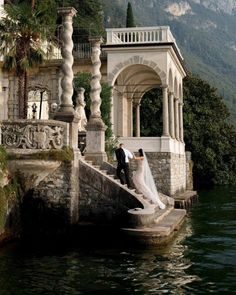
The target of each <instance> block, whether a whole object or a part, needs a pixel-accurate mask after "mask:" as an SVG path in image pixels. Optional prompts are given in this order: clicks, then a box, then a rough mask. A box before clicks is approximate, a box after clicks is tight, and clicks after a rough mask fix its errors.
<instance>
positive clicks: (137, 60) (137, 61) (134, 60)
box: [108, 55, 166, 86]
mask: <svg viewBox="0 0 236 295" xmlns="http://www.w3.org/2000/svg"><path fill="white" fill-rule="evenodd" d="M132 65H144V66H147V67H149V68H151V69H152V70H154V72H155V73H156V74H157V75H158V76H159V77H160V80H161V83H162V84H163V85H164V84H166V73H165V72H164V71H162V70H161V69H160V68H159V67H158V65H157V63H155V62H153V61H149V60H146V59H143V57H141V56H138V55H136V56H133V57H131V58H129V59H128V60H125V61H123V62H120V63H119V64H117V65H115V66H114V69H113V71H112V72H111V73H109V75H108V82H109V83H110V85H111V86H114V84H115V81H116V79H117V77H118V76H119V74H120V73H121V72H122V71H123V70H125V69H126V68H127V67H129V66H132Z"/></svg>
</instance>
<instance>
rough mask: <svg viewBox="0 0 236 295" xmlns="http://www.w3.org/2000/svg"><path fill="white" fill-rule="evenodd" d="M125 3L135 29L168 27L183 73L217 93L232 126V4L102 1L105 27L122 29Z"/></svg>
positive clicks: (235, 102)
mask: <svg viewBox="0 0 236 295" xmlns="http://www.w3.org/2000/svg"><path fill="white" fill-rule="evenodd" d="M128 2H130V3H131V5H132V9H133V14H134V17H135V21H136V25H137V26H159V25H162V26H165V25H168V26H170V28H171V31H172V33H173V35H174V36H175V38H176V41H177V44H178V46H179V47H180V49H181V52H182V55H183V56H184V58H185V63H186V67H187V69H188V70H189V71H191V72H192V73H195V74H198V75H199V77H200V78H202V79H204V80H206V81H209V82H210V84H211V85H213V86H214V87H216V88H217V89H218V92H219V94H220V95H221V96H222V97H223V98H224V100H225V102H226V104H227V106H228V107H229V109H230V111H231V115H232V116H231V117H232V120H233V122H234V123H235V124H236V0H176V1H173V0H129V1H128V0H113V1H110V0H102V3H103V5H104V15H105V21H106V27H124V26H125V18H126V8H127V3H128Z"/></svg>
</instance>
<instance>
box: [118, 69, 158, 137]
mask: <svg viewBox="0 0 236 295" xmlns="http://www.w3.org/2000/svg"><path fill="white" fill-rule="evenodd" d="M161 85H162V81H161V78H160V77H159V75H158V74H157V73H156V72H155V71H154V70H153V69H152V68H151V67H149V66H147V65H143V64H134V65H131V66H128V67H126V68H125V69H124V70H123V71H121V72H120V74H119V75H118V77H117V78H116V81H115V84H114V87H113V112H112V120H113V127H114V128H113V131H114V134H115V135H116V136H122V137H133V136H136V137H139V136H141V133H140V127H141V126H142V125H141V120H142V118H141V117H140V114H141V113H140V111H141V108H142V109H143V108H144V107H143V101H144V103H145V104H146V101H147V100H148V99H147V95H146V94H145V93H148V92H149V91H151V89H154V88H155V89H158V93H160V92H161V93H162V91H161V89H160V86H161ZM153 91H154V90H153ZM155 95H156V94H153V97H152V98H151V100H152V103H153V104H155V102H156V103H158V106H155V109H156V110H157V109H158V113H159V112H161V109H162V107H160V105H161V104H162V103H161V99H160V97H161V96H160V95H159V94H158V95H157V98H155V99H154V96H155ZM158 98H159V99H158ZM140 103H141V104H140ZM143 112H144V113H145V108H144V111H143ZM149 122H150V124H152V123H151V121H150V118H149ZM160 125H161V124H160ZM145 129H147V128H146V126H144V127H143V129H142V130H143V131H142V135H143V134H146V133H147V135H146V136H151V135H149V134H150V132H146V131H145ZM150 129H152V128H150ZM151 133H154V130H152V131H151ZM158 134H159V132H158ZM158 134H155V135H154V136H158Z"/></svg>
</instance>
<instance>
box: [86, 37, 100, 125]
mask: <svg viewBox="0 0 236 295" xmlns="http://www.w3.org/2000/svg"><path fill="white" fill-rule="evenodd" d="M89 41H90V42H91V43H92V55H91V61H92V79H91V81H90V86H91V92H90V98H91V106H90V110H91V119H92V118H101V111H100V106H101V97H100V93H101V89H102V87H101V84H100V81H101V76H102V75H101V72H100V67H101V61H100V54H101V43H102V38H91V39H90V40H89Z"/></svg>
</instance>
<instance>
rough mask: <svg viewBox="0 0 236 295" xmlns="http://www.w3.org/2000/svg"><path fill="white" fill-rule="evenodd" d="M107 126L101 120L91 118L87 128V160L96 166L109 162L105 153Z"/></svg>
mask: <svg viewBox="0 0 236 295" xmlns="http://www.w3.org/2000/svg"><path fill="white" fill-rule="evenodd" d="M106 128H107V127H106V125H105V124H104V123H103V121H102V119H101V118H91V119H90V120H89V123H88V124H87V126H86V130H87V133H86V143H87V145H86V151H85V159H86V160H89V161H93V162H94V163H96V164H98V165H99V164H102V162H104V161H107V154H106V152H105V130H106Z"/></svg>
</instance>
